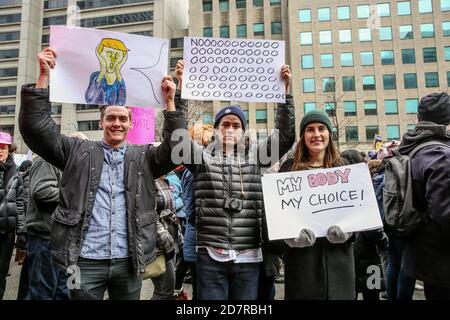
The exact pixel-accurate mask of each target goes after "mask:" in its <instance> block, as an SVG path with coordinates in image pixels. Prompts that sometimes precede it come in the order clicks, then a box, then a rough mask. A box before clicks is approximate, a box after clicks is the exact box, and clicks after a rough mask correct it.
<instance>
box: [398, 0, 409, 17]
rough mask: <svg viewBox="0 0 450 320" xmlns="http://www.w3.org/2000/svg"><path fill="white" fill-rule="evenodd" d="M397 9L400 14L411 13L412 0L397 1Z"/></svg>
mask: <svg viewBox="0 0 450 320" xmlns="http://www.w3.org/2000/svg"><path fill="white" fill-rule="evenodd" d="M397 11H398V15H399V16H406V15H409V14H411V2H410V1H400V2H397Z"/></svg>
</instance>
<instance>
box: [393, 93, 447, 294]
mask: <svg viewBox="0 0 450 320" xmlns="http://www.w3.org/2000/svg"><path fill="white" fill-rule="evenodd" d="M417 119H418V123H417V125H416V129H415V130H414V131H411V132H407V133H406V134H405V135H404V136H403V139H402V143H401V145H400V146H399V148H398V151H399V152H400V153H401V154H404V155H406V154H408V153H409V152H411V151H412V150H413V149H414V148H415V147H416V146H418V145H419V144H421V143H423V142H428V141H433V142H441V143H443V144H444V145H430V146H425V147H423V148H422V149H420V150H419V151H418V152H417V153H416V154H415V155H414V156H413V157H412V158H411V175H412V180H413V201H414V202H413V205H414V208H417V209H418V210H421V211H422V212H423V217H424V221H423V224H422V226H421V228H420V229H419V230H417V232H415V233H412V234H411V235H409V236H407V237H405V249H404V252H403V263H402V271H403V272H405V273H406V275H408V276H409V277H411V278H413V279H419V280H421V281H423V283H424V290H425V297H426V298H427V300H435V299H440V300H450V272H449V270H450V197H449V191H450V179H449V175H450V172H449V168H450V97H449V95H448V94H447V93H445V92H442V93H432V94H429V95H426V96H424V97H423V98H422V99H421V100H420V103H419V106H418V114H417Z"/></svg>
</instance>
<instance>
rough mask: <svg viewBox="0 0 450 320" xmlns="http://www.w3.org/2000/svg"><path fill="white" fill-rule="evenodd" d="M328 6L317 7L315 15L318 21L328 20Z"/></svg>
mask: <svg viewBox="0 0 450 320" xmlns="http://www.w3.org/2000/svg"><path fill="white" fill-rule="evenodd" d="M330 15H331V14H330V8H319V9H317V16H318V18H319V21H329V20H330V18H331V17H330Z"/></svg>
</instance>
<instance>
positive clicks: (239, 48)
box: [182, 37, 286, 103]
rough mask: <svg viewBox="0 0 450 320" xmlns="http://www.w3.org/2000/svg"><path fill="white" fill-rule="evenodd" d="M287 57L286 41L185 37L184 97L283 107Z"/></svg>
mask: <svg viewBox="0 0 450 320" xmlns="http://www.w3.org/2000/svg"><path fill="white" fill-rule="evenodd" d="M284 55H285V43H284V41H273V40H248V39H220V38H194V37H185V38H184V63H185V66H184V73H183V88H182V97H183V98H184V99H194V100H233V101H247V102H282V103H283V102H285V100H286V94H285V93H286V92H285V85H284V81H283V79H282V78H281V67H282V66H283V64H284Z"/></svg>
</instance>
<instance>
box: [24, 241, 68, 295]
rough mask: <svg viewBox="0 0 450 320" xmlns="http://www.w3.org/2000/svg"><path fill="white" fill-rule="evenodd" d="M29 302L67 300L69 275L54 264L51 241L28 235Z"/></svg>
mask: <svg viewBox="0 0 450 320" xmlns="http://www.w3.org/2000/svg"><path fill="white" fill-rule="evenodd" d="M27 263H28V279H29V280H28V281H29V288H28V294H27V297H26V299H27V300H67V299H69V290H68V289H67V275H66V272H65V271H64V270H61V269H60V268H58V267H56V266H55V265H53V263H52V252H51V247H50V240H46V239H42V238H39V237H34V236H31V235H28V245H27Z"/></svg>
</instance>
